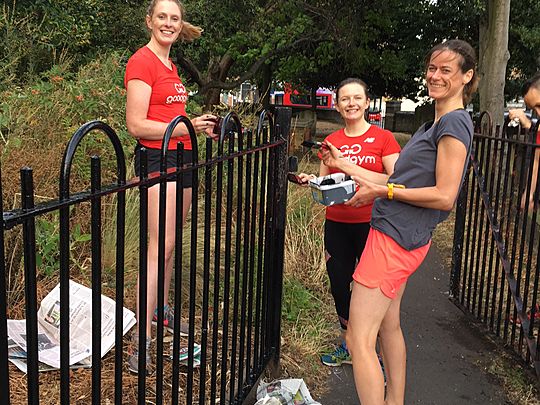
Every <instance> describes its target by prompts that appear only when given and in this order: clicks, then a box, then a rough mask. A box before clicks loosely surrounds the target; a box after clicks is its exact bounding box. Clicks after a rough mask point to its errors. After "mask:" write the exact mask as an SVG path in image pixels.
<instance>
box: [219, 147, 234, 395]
mask: <svg viewBox="0 0 540 405" xmlns="http://www.w3.org/2000/svg"><path fill="white" fill-rule="evenodd" d="M233 152H234V140H229V152H228V153H229V156H230V155H231V154H232V153H233ZM233 182H234V161H233V160H232V159H231V158H229V159H228V160H227V202H226V209H225V210H226V214H225V215H226V219H225V268H224V272H225V277H224V281H223V283H224V286H223V287H224V289H223V327H222V330H223V334H222V339H223V341H222V344H221V345H222V347H221V389H220V403H221V404H226V395H227V375H228V366H227V364H228V362H227V359H228V355H229V353H228V349H229V345H228V343H229V299H230V297H229V294H230V283H231V241H232V218H233V208H232V206H233Z"/></svg>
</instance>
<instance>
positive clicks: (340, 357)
mask: <svg viewBox="0 0 540 405" xmlns="http://www.w3.org/2000/svg"><path fill="white" fill-rule="evenodd" d="M321 361H322V363H323V364H324V365H326V366H329V367H339V366H341V365H342V364H352V359H351V355H350V354H349V351H348V350H347V348H346V347H345V345H344V344H343V343H342V344H340V345H339V346H338V347H336V349H335V350H334V351H333V352H331V353H326V354H323V355H322V356H321Z"/></svg>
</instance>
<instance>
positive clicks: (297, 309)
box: [282, 277, 320, 322]
mask: <svg viewBox="0 0 540 405" xmlns="http://www.w3.org/2000/svg"><path fill="white" fill-rule="evenodd" d="M319 307H320V300H319V299H318V298H317V297H316V296H315V295H314V294H313V293H312V292H311V291H309V290H308V289H307V288H306V287H305V286H304V284H303V283H302V282H300V281H299V280H298V279H296V278H293V277H288V278H286V279H285V280H284V284H283V304H282V316H283V318H284V319H286V320H288V321H293V322H296V321H298V320H299V319H300V318H304V319H305V318H309V317H310V315H312V314H314V313H316V312H317V311H318V309H319Z"/></svg>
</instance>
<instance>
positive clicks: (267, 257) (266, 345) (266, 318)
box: [261, 127, 277, 377]
mask: <svg viewBox="0 0 540 405" xmlns="http://www.w3.org/2000/svg"><path fill="white" fill-rule="evenodd" d="M275 130H276V128H275V127H274V128H272V131H271V133H270V141H271V142H273V141H275V138H276V136H275ZM267 164H268V167H267V170H268V171H267V173H266V182H267V198H266V223H265V230H264V267H263V285H262V288H263V290H262V303H263V308H264V311H263V313H262V324H261V326H262V333H261V335H262V336H261V338H262V341H261V343H262V346H263V353H264V359H265V360H267V359H269V358H270V357H271V358H272V359H273V353H274V352H273V349H274V348H273V347H272V334H271V325H272V321H273V319H272V317H273V315H274V314H273V312H272V305H273V304H274V302H273V301H272V294H271V293H269V291H271V290H270V283H271V277H272V274H271V273H272V271H273V269H274V266H273V264H274V263H273V261H272V260H273V259H274V256H273V255H272V252H273V251H274V243H275V238H274V210H275V204H274V200H275V184H274V183H275V180H276V177H275V175H276V173H275V164H276V150H275V148H272V149H270V151H269V153H268V163H267ZM274 365H275V364H274ZM271 375H272V376H273V377H275V376H277V369H276V368H274V369H273V370H271Z"/></svg>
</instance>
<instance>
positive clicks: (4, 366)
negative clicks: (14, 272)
mask: <svg viewBox="0 0 540 405" xmlns="http://www.w3.org/2000/svg"><path fill="white" fill-rule="evenodd" d="M0 212H2V229H0V403H2V404H6V405H9V404H10V399H9V393H10V391H9V366H8V349H7V339H8V333H7V289H6V257H5V250H4V249H5V246H4V232H5V231H4V229H5V223H4V216H3V213H4V199H3V189H2V174H1V169H0Z"/></svg>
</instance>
